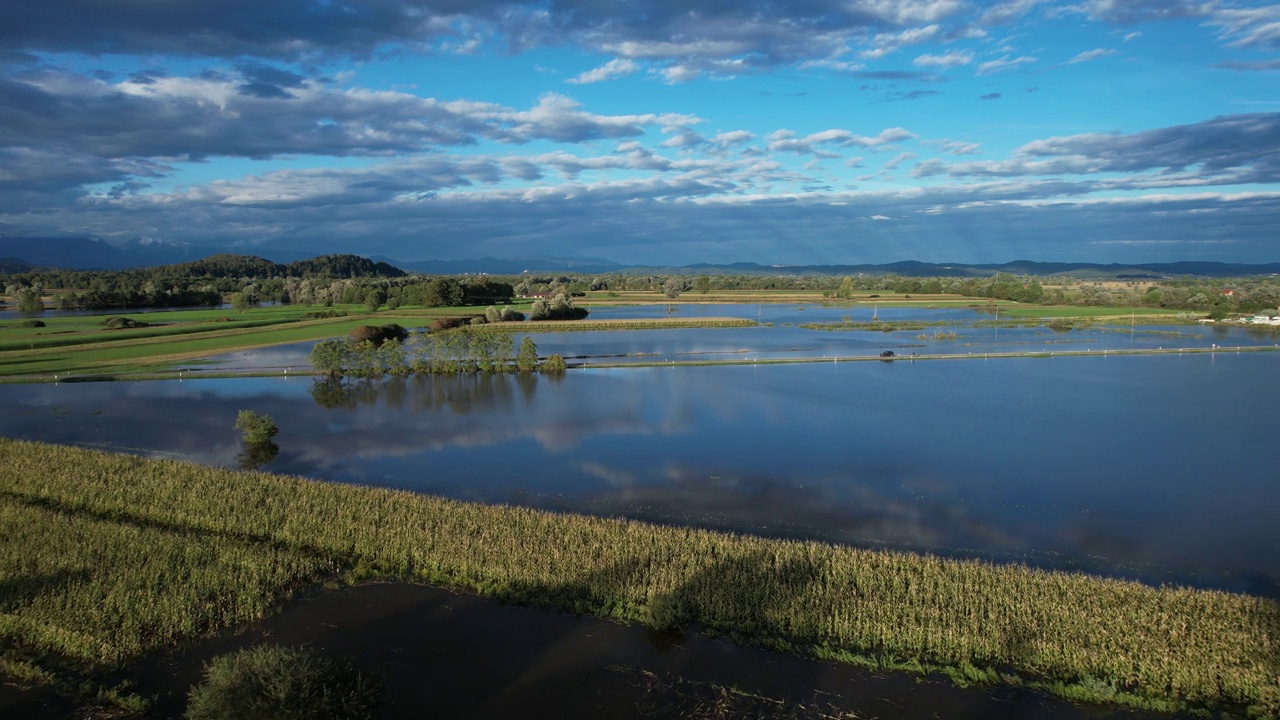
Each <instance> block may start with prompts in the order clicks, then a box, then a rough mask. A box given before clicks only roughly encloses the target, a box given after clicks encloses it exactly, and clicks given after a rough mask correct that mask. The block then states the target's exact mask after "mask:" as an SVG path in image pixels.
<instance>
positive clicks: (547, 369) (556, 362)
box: [539, 353, 569, 375]
mask: <svg viewBox="0 0 1280 720" xmlns="http://www.w3.org/2000/svg"><path fill="white" fill-rule="evenodd" d="M568 369H569V366H568V365H566V364H565V362H564V357H563V356H561V355H560V353H556V354H555V355H552V356H551V357H549V358H547V359H546V360H544V361H543V362H542V367H540V368H539V370H541V371H542V372H544V373H547V374H550V375H560V374H563V373H564V371H565V370H568Z"/></svg>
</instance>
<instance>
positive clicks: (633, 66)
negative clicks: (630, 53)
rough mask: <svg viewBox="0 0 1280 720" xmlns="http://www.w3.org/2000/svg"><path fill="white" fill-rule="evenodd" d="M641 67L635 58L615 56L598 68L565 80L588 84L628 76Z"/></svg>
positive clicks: (577, 83) (576, 83)
mask: <svg viewBox="0 0 1280 720" xmlns="http://www.w3.org/2000/svg"><path fill="white" fill-rule="evenodd" d="M639 69H640V65H639V64H637V63H636V62H635V61H634V60H628V59H626V58H615V59H613V60H610V61H609V62H607V63H605V64H604V65H601V66H600V67H598V68H594V69H592V70H588V71H586V72H584V73H582V74H581V75H578V76H577V77H572V78H569V79H568V80H566V81H565V82H569V83H573V84H575V85H587V84H590V83H598V82H602V81H604V80H613V79H614V78H620V77H626V76H627V75H630V74H632V73H634V72H636V71H637V70H639Z"/></svg>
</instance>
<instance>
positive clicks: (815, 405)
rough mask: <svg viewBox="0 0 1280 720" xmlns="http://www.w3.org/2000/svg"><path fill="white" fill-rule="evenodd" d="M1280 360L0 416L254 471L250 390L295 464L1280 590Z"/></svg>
mask: <svg viewBox="0 0 1280 720" xmlns="http://www.w3.org/2000/svg"><path fill="white" fill-rule="evenodd" d="M1278 363H1280V355H1273V354H1271V353H1263V354H1251V353H1245V354H1241V355H1236V354H1234V353H1220V354H1218V355H1216V356H1214V355H1187V356H1182V357H1178V356H1149V357H1111V358H1055V359H1044V360H990V361H976V360H975V361H971V362H963V363H959V362H957V363H946V362H929V363H915V364H912V363H857V364H842V365H832V364H816V365H801V366H771V367H751V366H746V367H718V368H660V367H659V368H649V369H629V370H603V369H599V370H592V371H579V372H573V373H570V374H569V375H568V376H566V377H565V378H563V379H559V380H556V379H549V378H542V377H511V376H503V377H459V378H454V377H439V378H433V377H419V378H411V379H408V380H392V381H387V382H385V383H379V384H376V385H371V384H360V383H356V384H353V385H348V386H343V387H338V388H328V392H327V393H326V392H325V390H326V386H319V387H318V388H317V387H314V386H313V383H312V381H311V380H310V379H309V378H259V379H237V380H202V381H194V380H188V381H186V382H182V383H179V382H150V383H123V382H116V383H100V384H74V385H70V384H63V385H56V386H49V385H37V386H0V401H2V402H3V405H2V407H3V408H4V409H3V410H0V433H3V434H4V435H6V436H13V437H27V438H32V439H41V440H50V441H54V442H70V443H78V444H85V445H93V446H101V447H107V448H112V449H124V450H131V451H136V452H142V453H146V454H154V455H177V456H180V457H186V458H190V459H193V460H197V461H200V462H206V463H214V464H223V465H234V464H235V462H236V459H235V456H236V453H237V452H238V451H239V449H240V448H239V443H238V439H237V435H236V433H235V431H234V430H233V429H232V423H233V422H234V420H235V415H236V412H237V411H238V410H239V409H242V408H251V409H254V410H256V411H259V412H265V413H267V414H269V415H271V416H272V417H273V418H275V419H276V421H277V422H278V423H279V425H280V428H281V432H280V435H279V436H278V437H277V438H276V441H277V443H278V444H279V446H280V448H281V452H280V456H279V458H278V459H277V460H276V461H275V463H274V464H273V465H272V466H271V469H274V470H278V471H283V472H290V473H300V474H306V475H311V476H315V477H321V478H328V479H334V480H342V481H350V482H358V483H370V484H379V485H389V486H395V487H404V488H411V489H415V490H421V491H425V492H431V493H438V494H444V495H449V496H453V497H458V498H464V499H472V500H480V501H486V502H507V503H519V504H528V505H533V506H538V507H547V508H554V509H564V510H575V511H582V512H589V513H594V514H600V515H626V516H631V517H640V518H645V519H651V520H658V521H662V522H672V523H687V524H694V525H704V526H711V527H717V528H727V529H733V530H741V531H746V532H755V533H763V534H771V535H782V536H788V537H806V538H818V539H825V540H832V541H838V542H848V543H855V544H860V545H871V546H881V545H884V546H891V547H904V548H911V549H916V550H924V551H930V552H939V553H947V554H960V555H976V556H981V557H990V558H995V559H999V560H1007V559H1015V560H1026V561H1028V562H1032V563H1035V564H1041V565H1047V566H1053V567H1081V568H1086V569H1090V570H1096V571H1101V572H1107V573H1114V574H1123V575H1127V576H1136V577H1142V578H1146V579H1150V580H1156V581H1178V582H1183V581H1189V582H1197V583H1204V584H1212V585H1218V586H1223V587H1229V588H1234V589H1249V590H1253V591H1257V592H1269V593H1273V594H1274V593H1276V592H1277V582H1280V524H1278V523H1276V522H1275V518H1276V517H1277V516H1278V511H1280V486H1277V485H1276V483H1275V482H1274V480H1275V472H1274V455H1273V451H1272V450H1271V448H1273V447H1274V438H1275V437H1276V434H1277V432H1278V431H1280V415H1277V413H1275V411H1274V398H1275V397H1277V391H1280V379H1278V378H1280V375H1277V371H1278V370H1280V365H1278ZM313 395H315V397H313ZM317 399H318V400H321V401H323V405H321V404H320V403H318V402H317Z"/></svg>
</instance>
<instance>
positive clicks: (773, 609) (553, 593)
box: [0, 440, 1280, 718]
mask: <svg viewBox="0 0 1280 720" xmlns="http://www.w3.org/2000/svg"><path fill="white" fill-rule="evenodd" d="M0 528H3V532H4V534H5V539H6V541H5V542H4V543H2V544H0V668H3V670H4V672H5V673H6V674H8V675H9V676H10V677H11V678H19V679H26V680H27V681H28V682H41V681H44V682H53V683H55V684H56V683H62V684H64V685H63V686H65V687H67V688H71V687H76V686H78V685H79V681H80V680H81V679H84V678H91V679H92V678H100V677H103V673H106V672H108V671H110V670H112V669H114V668H119V667H121V666H127V665H128V664H129V663H131V662H132V661H134V660H135V659H137V658H138V657H139V655H140V654H142V653H145V652H148V651H152V650H159V649H163V648H168V647H173V646H174V645H175V644H177V643H181V642H183V641H185V640H189V639H192V638H195V637H199V636H202V635H207V634H209V633H216V632H220V631H224V630H227V629H229V628H233V627H235V626H237V625H240V624H243V623H245V622H247V621H249V620H252V619H254V618H258V617H262V616H263V615H264V614H265V613H268V612H270V611H271V609H272V608H274V607H276V606H277V605H278V603H280V602H283V601H284V600H286V599H287V598H289V597H290V596H291V594H293V593H294V592H296V591H297V590H299V589H301V588H303V587H306V586H308V585H311V584H313V583H316V582H318V581H320V580H322V579H324V578H326V577H331V576H333V575H334V574H341V575H342V576H343V577H345V578H347V579H348V580H355V579H363V578H388V579H399V580H407V581H418V582H426V583H430V584H434V585H437V586H441V587H446V588H451V589H455V590H462V591H468V592H474V593H479V594H481V595H485V596H488V597H492V598H496V599H499V600H501V601H504V602H510V603H516V604H523V605H533V606H540V607H548V608H554V609H559V610H564V611H569V612H575V613H584V614H591V615H597V616H601V617H606V618H613V619H617V620H621V621H626V622H638V623H644V624H646V625H649V626H651V627H655V628H660V629H672V628H682V627H686V626H692V627H697V628H701V629H702V630H704V631H708V632H712V633H719V634H726V635H730V636H733V637H735V638H737V639H739V640H742V641H746V642H750V643H755V644H759V645H763V646H766V647H772V648H775V649H779V650H789V651H794V652H799V653H802V654H811V655H815V656H818V657H824V658H831V659H838V660H843V661H846V662H854V663H858V664H863V665H868V666H871V667H881V668H908V669H914V670H917V671H931V670H940V671H945V672H948V673H949V674H951V675H952V677H954V678H956V679H957V680H958V681H961V682H980V683H995V684H1016V685H1027V686H1033V687H1041V688H1044V689H1047V690H1049V691H1051V692H1055V693H1057V694H1060V695H1063V696H1066V697H1072V698H1077V699H1087V700H1096V701H1109V702H1117V703H1124V704H1130V705H1136V706H1141V707H1148V708H1155V709H1165V710H1169V709H1177V708H1188V707H1190V708H1206V709H1223V710H1229V711H1234V712H1240V713H1245V712H1248V713H1251V714H1252V715H1253V716H1255V717H1273V718H1274V717H1276V716H1277V715H1278V714H1280V606H1278V605H1277V603H1276V602H1274V601H1271V600H1266V599H1261V598H1256V597H1249V596H1242V595H1235V594H1229V593H1222V592H1211V591H1198V590H1189V589H1181V588H1160V589H1156V588H1151V587H1147V586H1144V585H1141V584H1138V583H1133V582H1123V581H1117V580H1107V579H1102V578H1096V577H1089V576H1083V575H1075V574H1067V573H1060V572H1047V571H1040V570H1033V569H1029V568H1026V567H1021V566H1016V565H1012V566H997V565H991V564H987V563H982V562H976V561H958V560H944V559H940V558H936V557H930V556H920V555H912V554H907V553H894V552H880V551H867V550H858V549H853V548H849V547H842V546H834V545H827V544H822V543H816V542H794V541H783V540H770V539H762V538H756V537H748V536H739V535H731V534H724V533H716V532H709V531H701V530H693V529H685V528H676V527H666V526H657V525H650V524H646V523H641V522H632V521H624V520H611V519H603V518H595V517H587V516H578V515H564V514H554V513H548V512H542V511H537V510H531V509H526V508H515V507H502V506H484V505H476V504H469V503H462V502H456V501H450V500H443V499H437V498H431V497H426V496H420V495H414V494H411V493H406V492H399V491H390V490H381V489H374V488H367V487H356V486H346V485H337V484H329V483H324V482H317V481H307V480H302V479H298V478H290V477H283V476H275V475H268V474H263V473H251V472H243V471H232V470H225V469H219V468H209V467H202V466H197V465H192V464H187V463H181V462H174V461H162V460H147V459H142V458H137V457H132V456H125V455H117V454H109V453H102V452H97V451H89V450H82V449H75V448H68V447H61V446H55V445H46V444H37V443H28V442H20V441H13V440H0Z"/></svg>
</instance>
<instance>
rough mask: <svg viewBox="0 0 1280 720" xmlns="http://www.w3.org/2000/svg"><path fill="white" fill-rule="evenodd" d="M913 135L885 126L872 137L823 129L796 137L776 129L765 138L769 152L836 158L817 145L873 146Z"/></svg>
mask: <svg viewBox="0 0 1280 720" xmlns="http://www.w3.org/2000/svg"><path fill="white" fill-rule="evenodd" d="M914 137H915V135H914V134H912V133H911V132H908V131H907V130H906V129H904V128H900V127H895V128H887V129H885V130H882V131H880V134H878V135H876V136H874V137H868V136H865V135H856V134H854V133H852V132H849V131H848V130H838V129H832V130H823V131H821V132H816V133H812V134H809V135H806V136H804V137H798V136H797V135H796V134H795V133H794V132H792V131H791V130H785V129H784V130H778V131H775V132H773V133H771V134H770V135H769V136H768V137H767V138H766V140H768V141H769V144H768V149H769V151H770V152H787V153H795V154H797V155H814V156H816V157H820V158H838V157H840V155H839V154H837V153H832V152H829V151H826V150H822V149H819V148H818V147H816V146H818V145H835V146H837V147H842V148H847V147H861V148H874V147H878V146H881V145H887V144H889V143H894V142H900V141H902V140H909V139H911V138H914Z"/></svg>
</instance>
